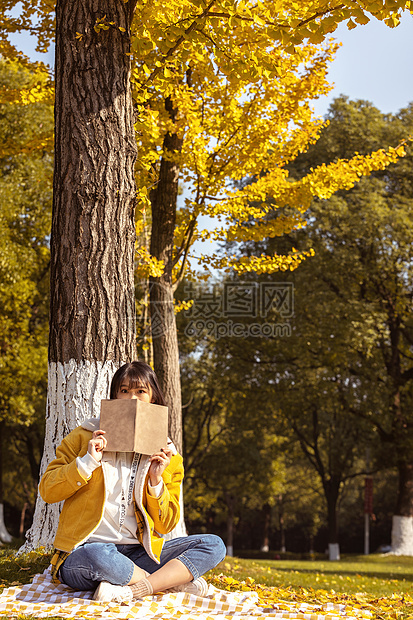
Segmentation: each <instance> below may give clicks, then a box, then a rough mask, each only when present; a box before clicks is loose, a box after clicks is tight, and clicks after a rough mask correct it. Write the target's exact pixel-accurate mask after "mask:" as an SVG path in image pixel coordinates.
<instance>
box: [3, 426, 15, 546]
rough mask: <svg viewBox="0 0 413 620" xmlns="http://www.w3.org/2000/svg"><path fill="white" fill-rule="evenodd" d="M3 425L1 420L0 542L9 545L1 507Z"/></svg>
mask: <svg viewBox="0 0 413 620" xmlns="http://www.w3.org/2000/svg"><path fill="white" fill-rule="evenodd" d="M4 426H5V423H4V421H3V420H1V421H0V541H1V542H5V543H10V542H11V541H12V540H13V539H12V537H11V536H10V534H9V532H8V531H7V528H6V525H5V523H4V506H3V501H4V497H3V454H4V450H3V432H4Z"/></svg>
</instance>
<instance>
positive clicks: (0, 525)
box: [0, 504, 13, 543]
mask: <svg viewBox="0 0 413 620" xmlns="http://www.w3.org/2000/svg"><path fill="white" fill-rule="evenodd" d="M0 540H1V542H4V543H11V541H12V540H13V537H12V536H10V534H9V533H8V531H7V528H6V525H5V523H4V506H3V504H0Z"/></svg>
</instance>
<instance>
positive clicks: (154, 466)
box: [39, 362, 225, 602]
mask: <svg viewBox="0 0 413 620" xmlns="http://www.w3.org/2000/svg"><path fill="white" fill-rule="evenodd" d="M110 398H137V399H139V400H142V401H144V402H148V403H149V402H151V403H155V404H158V405H164V404H165V402H164V398H163V396H162V392H161V390H160V387H159V384H158V380H157V377H156V375H155V373H154V372H153V370H152V369H151V367H150V366H148V365H147V364H145V363H143V362H132V363H129V364H125V365H124V366H122V367H121V368H119V370H118V371H117V372H116V373H115V375H114V377H113V379H112V384H111V389H110ZM106 443H107V442H106V438H105V433H104V431H102V430H100V429H99V419H97V418H90V419H89V420H86V421H85V422H83V423H82V425H81V426H80V427H78V428H76V429H75V430H74V431H72V432H71V433H69V435H68V436H67V437H66V438H65V439H64V440H63V441H62V443H61V444H60V446H59V447H58V448H57V450H56V458H55V459H54V460H53V461H52V462H51V463H50V464H49V466H48V467H47V469H46V471H45V473H44V475H43V477H42V479H41V481H40V486H39V490H40V494H41V496H42V498H43V499H44V501H45V502H48V503H54V502H60V501H64V504H63V508H62V512H61V515H60V519H59V525H58V529H57V533H56V538H55V541H54V544H55V547H56V552H55V554H54V556H53V558H52V575H53V579H54V580H60V581H62V582H63V583H65V584H66V585H68V586H70V587H71V588H73V589H75V590H95V593H94V597H93V598H94V599H95V600H98V601H116V602H123V601H125V602H127V601H130V600H132V599H133V598H141V597H143V596H147V595H150V594H152V593H156V592H161V591H165V590H173V591H182V590H184V591H188V592H192V593H194V594H198V595H199V596H203V595H205V594H206V591H207V584H206V582H205V580H204V579H202V578H201V575H203V574H204V573H206V572H207V571H208V570H210V569H211V568H214V567H215V566H216V565H217V564H218V563H219V562H221V561H222V560H223V558H224V557H225V546H224V544H223V542H222V540H221V539H220V538H219V537H218V536H214V535H212V534H204V535H200V536H197V535H196V536H186V537H183V538H175V539H173V540H169V541H165V540H164V539H163V538H162V536H161V535H162V534H167V533H168V532H170V531H171V530H172V529H173V528H174V527H175V526H176V524H177V523H178V521H179V494H180V487H181V482H182V479H183V475H184V470H183V465H182V457H181V456H180V455H179V454H178V453H177V452H176V449H175V447H174V445H173V443H172V442H171V441H170V440H168V445H167V446H164V448H162V450H160V452H158V453H156V454H153V455H152V456H145V455H142V454H136V453H135V454H134V453H128V452H103V450H104V448H105V446H106Z"/></svg>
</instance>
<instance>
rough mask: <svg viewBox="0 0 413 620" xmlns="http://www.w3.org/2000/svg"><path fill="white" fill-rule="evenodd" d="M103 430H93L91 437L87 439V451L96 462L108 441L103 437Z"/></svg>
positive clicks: (99, 459)
mask: <svg viewBox="0 0 413 620" xmlns="http://www.w3.org/2000/svg"><path fill="white" fill-rule="evenodd" d="M104 435H105V431H101V430H99V431H93V435H92V439H91V440H90V441H89V443H88V446H87V451H88V452H89V454H90V455H91V456H93V458H94V459H95V461H98V463H99V462H100V461H101V460H102V456H103V450H104V449H105V448H106V444H107V443H108V442H107V440H106V437H104Z"/></svg>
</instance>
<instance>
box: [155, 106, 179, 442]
mask: <svg viewBox="0 0 413 620" xmlns="http://www.w3.org/2000/svg"><path fill="white" fill-rule="evenodd" d="M165 108H166V110H167V111H168V113H169V116H170V118H171V120H175V116H176V112H177V111H176V110H175V109H174V108H173V105H172V101H171V99H170V98H169V97H168V99H166V100H165ZM181 149H182V139H181V138H180V137H178V136H177V134H171V133H167V134H166V136H165V138H164V142H163V150H164V153H166V154H168V155H169V156H170V155H173V154H174V153H175V154H176V153H180V151H181ZM178 178H179V165H178V163H176V161H174V160H173V159H172V160H171V159H170V158H169V157H167V158H165V157H163V158H162V160H161V164H160V171H159V180H158V183H157V185H156V187H155V188H154V190H153V191H152V192H151V205H152V233H151V255H152V256H154V257H156V258H157V259H158V260H162V261H163V262H164V265H165V268H164V272H163V274H162V276H161V277H160V278H151V279H150V310H151V329H152V343H153V344H152V346H153V361H154V369H155V372H156V374H157V376H158V378H159V381H160V383H161V387H162V390H163V392H164V395H165V399H166V403H167V405H168V409H169V433H170V435H171V438H172V439H173V441H174V443H175V445H176V447H177V449H178V450H179V451H180V452H182V403H181V380H180V372H179V348H178V335H177V330H176V321H175V312H174V303H173V302H174V290H173V284H172V269H173V248H174V233H175V221H176V202H177V197H178Z"/></svg>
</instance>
